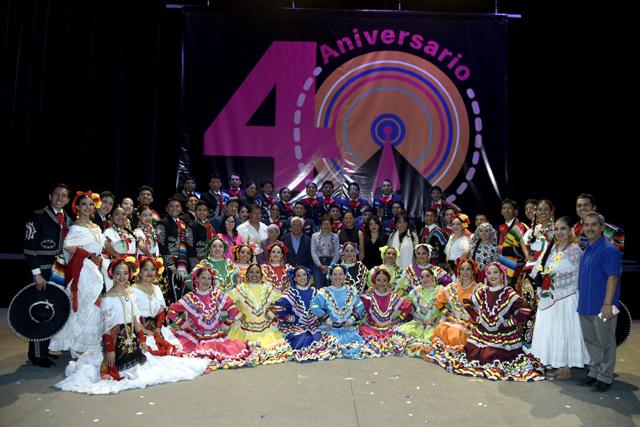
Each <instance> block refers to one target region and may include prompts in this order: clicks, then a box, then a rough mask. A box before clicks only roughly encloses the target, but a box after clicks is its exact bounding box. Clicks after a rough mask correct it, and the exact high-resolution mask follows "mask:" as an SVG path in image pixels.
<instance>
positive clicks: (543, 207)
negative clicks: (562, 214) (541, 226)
mask: <svg viewBox="0 0 640 427" xmlns="http://www.w3.org/2000/svg"><path fill="white" fill-rule="evenodd" d="M552 215H553V209H552V208H551V206H550V205H549V204H548V203H546V202H540V203H538V206H537V207H536V218H538V221H540V222H543V223H547V222H548V221H549V220H550V219H551V216H552Z"/></svg>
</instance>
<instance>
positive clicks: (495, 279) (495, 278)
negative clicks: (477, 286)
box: [487, 265, 502, 286]
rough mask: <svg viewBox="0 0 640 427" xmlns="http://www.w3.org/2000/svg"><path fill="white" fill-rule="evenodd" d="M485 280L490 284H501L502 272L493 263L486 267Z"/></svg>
mask: <svg viewBox="0 0 640 427" xmlns="http://www.w3.org/2000/svg"><path fill="white" fill-rule="evenodd" d="M487 281H488V282H489V284H490V285H491V286H498V285H502V272H501V271H500V269H499V268H498V267H496V266H495V265H492V266H491V267H489V268H488V269H487Z"/></svg>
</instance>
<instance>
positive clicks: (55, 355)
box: [47, 353, 58, 359]
mask: <svg viewBox="0 0 640 427" xmlns="http://www.w3.org/2000/svg"><path fill="white" fill-rule="evenodd" d="M47 357H50V358H51V359H57V358H58V355H57V354H51V353H47Z"/></svg>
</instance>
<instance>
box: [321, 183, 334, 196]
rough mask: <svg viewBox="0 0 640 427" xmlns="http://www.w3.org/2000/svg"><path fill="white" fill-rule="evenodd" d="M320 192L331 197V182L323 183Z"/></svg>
mask: <svg viewBox="0 0 640 427" xmlns="http://www.w3.org/2000/svg"><path fill="white" fill-rule="evenodd" d="M322 194H323V195H324V196H325V197H331V195H332V194H333V184H329V183H327V184H324V185H323V186H322Z"/></svg>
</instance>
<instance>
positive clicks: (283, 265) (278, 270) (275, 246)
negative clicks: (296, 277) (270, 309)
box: [261, 240, 293, 293]
mask: <svg viewBox="0 0 640 427" xmlns="http://www.w3.org/2000/svg"><path fill="white" fill-rule="evenodd" d="M266 252H267V259H268V261H267V263H266V264H263V265H262V266H261V268H262V274H263V276H264V278H265V280H266V281H267V282H269V284H271V286H273V287H274V288H275V290H276V291H278V292H280V293H282V292H284V291H285V290H287V288H288V287H289V283H290V282H289V280H290V279H289V272H290V271H291V270H293V267H292V266H291V264H287V261H286V259H287V252H289V250H288V249H287V246H286V245H285V244H284V243H282V242H281V241H279V240H278V241H277V242H276V243H272V244H270V245H269V246H267V250H266Z"/></svg>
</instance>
